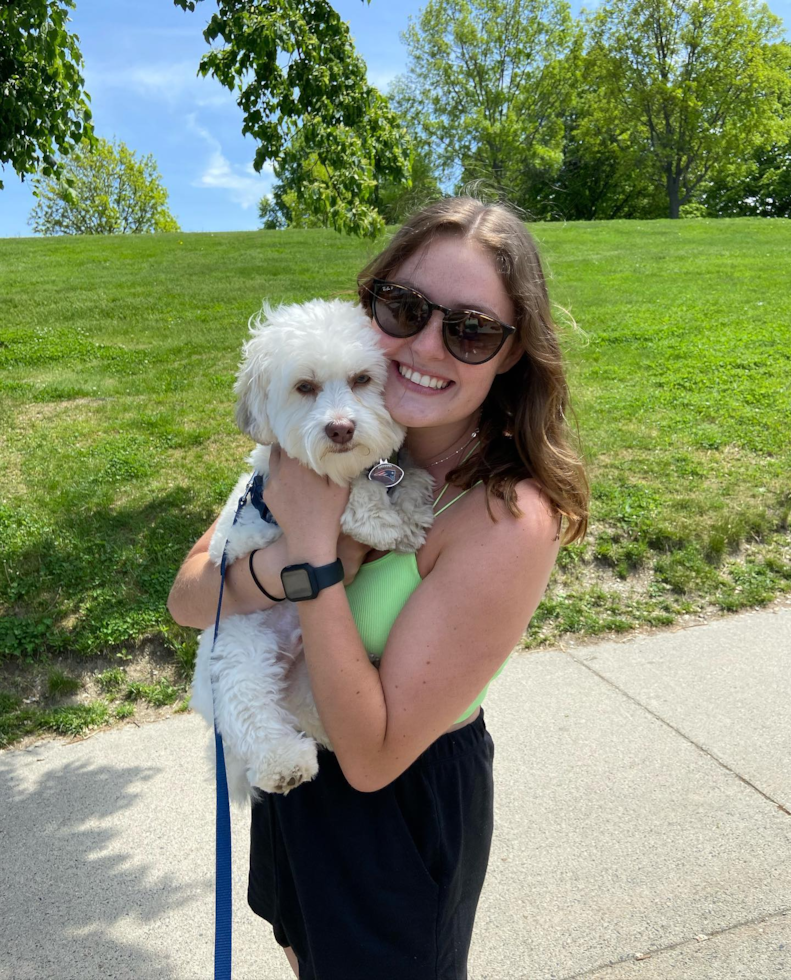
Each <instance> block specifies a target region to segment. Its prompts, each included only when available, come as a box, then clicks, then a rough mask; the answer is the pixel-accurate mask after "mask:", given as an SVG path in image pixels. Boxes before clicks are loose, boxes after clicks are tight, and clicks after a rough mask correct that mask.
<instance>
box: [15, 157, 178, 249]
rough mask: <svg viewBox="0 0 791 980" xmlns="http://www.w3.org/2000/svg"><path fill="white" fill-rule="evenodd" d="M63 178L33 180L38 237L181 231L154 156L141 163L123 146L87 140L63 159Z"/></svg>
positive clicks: (33, 216)
mask: <svg viewBox="0 0 791 980" xmlns="http://www.w3.org/2000/svg"><path fill="white" fill-rule="evenodd" d="M59 169H60V171H61V178H60V179H58V178H56V177H55V176H54V175H53V176H48V177H45V176H37V177H35V178H34V179H33V185H34V190H35V194H36V196H37V197H38V201H37V203H36V205H35V207H34V208H33V210H32V211H31V212H30V223H31V224H32V225H33V228H34V230H35V231H36V233H37V234H40V235H118V234H141V233H143V232H155V231H178V230H179V226H178V223H177V222H176V219H175V218H174V217H173V215H172V214H171V213H170V211H169V210H168V206H167V201H168V192H167V191H166V190H165V188H164V187H163V186H162V183H161V177H160V174H159V170H158V169H157V165H156V162H155V161H154V158H153V156H152V155H151V154H148V156H145V157H142V158H141V159H139V160H138V159H137V158H136V156H135V154H134V152H133V151H132V150H130V149H129V148H128V147H127V146H126V144H125V143H115V142H113V143H108V142H107V141H106V140H103V139H97V140H96V141H95V144H94V145H91V144H90V143H88V141H84V142H83V143H81V144H80V145H79V147H78V148H77V149H76V150H75V151H74V152H72V153H71V154H70V155H69V156H68V157H67V158H66V159H64V160H62V161H60V165H59Z"/></svg>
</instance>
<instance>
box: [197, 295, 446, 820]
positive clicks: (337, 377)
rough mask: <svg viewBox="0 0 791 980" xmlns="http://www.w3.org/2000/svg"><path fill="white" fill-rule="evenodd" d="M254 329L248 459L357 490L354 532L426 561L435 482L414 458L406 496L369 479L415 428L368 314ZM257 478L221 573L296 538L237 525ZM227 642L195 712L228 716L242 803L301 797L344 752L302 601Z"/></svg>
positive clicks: (231, 511)
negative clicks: (311, 653) (395, 407)
mask: <svg viewBox="0 0 791 980" xmlns="http://www.w3.org/2000/svg"><path fill="white" fill-rule="evenodd" d="M261 314H263V316H262V315H261ZM250 332H251V334H252V337H251V338H250V339H249V340H247V341H246V342H245V344H244V347H243V361H242V363H241V365H240V370H239V374H238V377H237V381H236V384H235V385H234V391H235V393H236V394H237V395H238V396H239V400H238V404H237V409H236V420H237V423H238V425H239V427H240V429H241V430H242V431H243V432H245V433H247V434H248V435H250V436H251V437H252V438H253V439H254V440H255V442H256V443H257V444H258V445H256V447H255V449H253V451H252V452H251V453H250V455H249V457H248V459H247V462H248V464H249V465H251V466H252V467H253V468H254V470H255V471H256V472H257V473H258V474H261V475H262V476H263V480H264V486H265V482H266V476H267V474H268V460H269V447H270V446H271V445H272V444H274V443H278V444H279V445H280V446H282V447H283V449H284V450H285V451H286V452H287V453H288V454H289V456H292V457H294V458H296V459H298V460H299V461H300V462H301V463H302V464H303V465H305V466H308V467H310V468H311V469H312V470H314V471H315V472H317V473H321V474H322V475H325V476H328V477H329V478H330V479H332V480H334V481H335V482H336V483H338V484H339V485H343V486H349V487H350V496H349V503H348V506H347V508H346V510H345V512H344V514H343V518H342V521H341V528H342V530H343V531H344V532H345V533H346V534H348V535H350V536H351V537H353V538H355V539H356V540H357V541H360V542H361V543H363V544H367V545H369V546H370V547H371V548H375V549H377V550H381V551H409V552H413V551H416V550H417V549H418V548H419V547H420V546H421V545H422V544H423V542H424V541H425V537H426V531H427V529H428V528H429V527H430V525H431V522H432V520H433V514H432V507H431V503H432V489H433V484H432V479H431V476H430V475H429V474H428V473H427V472H426V471H425V470H421V469H418V468H416V467H414V466H411V465H410V463H409V460H408V459H406V458H405V453H404V451H403V450H402V452H401V454H400V457H399V462H400V465H401V466H402V468H403V469H404V471H405V475H404V478H403V480H402V481H401V482H400V483H399V484H398V485H397V486H395V487H393V488H391V489H388V488H387V487H386V486H384V485H383V484H381V483H376V482H373V481H371V480H369V479H368V477H367V473H368V470H369V469H370V468H371V467H372V466H374V465H376V464H377V463H378V462H379V461H380V460H382V459H387V458H388V457H389V456H391V454H392V453H393V452H395V451H396V450H397V449H398V448H399V447H400V446H401V443H402V442H403V439H404V436H405V434H406V430H405V429H404V428H403V427H402V426H400V425H398V424H396V423H395V422H394V421H393V419H392V418H391V417H390V415H389V413H388V412H387V410H386V409H385V406H384V386H385V381H386V377H387V359H386V358H385V356H384V353H383V352H382V350H381V348H380V346H379V344H378V342H377V338H376V334H375V332H374V330H373V329H372V327H371V324H370V321H369V320H368V318H367V317H366V316H365V314H364V313H363V312H362V310H360V309H359V308H358V307H356V306H354V305H352V304H351V303H348V302H343V301H341V300H333V301H325V300H312V301H311V302H308V303H304V304H301V305H294V306H280V307H278V308H277V309H272V308H271V307H270V306H269V305H268V304H266V303H265V304H264V307H263V309H262V311H261V313H259V314H257V315H256V316H255V317H253V318H251V321H250ZM249 480H250V475H249V473H248V474H247V475H245V476H242V477H241V478H240V479H239V481H238V483H237V484H236V486H235V487H234V490H233V492H232V493H231V495H230V496H229V498H228V501H227V503H226V504H225V507H224V508H223V511H222V513H221V515H220V519H219V521H218V523H217V528H216V530H215V533H214V535H213V536H212V539H211V542H210V545H209V557H210V560H211V561H213V562H214V563H215V564H216V565H220V563H221V561H222V555H223V548H224V547H225V546H226V541H227V559H226V568H227V567H228V565H229V564H230V563H231V562H234V561H236V560H237V559H239V558H245V559H246V558H247V556H248V555H249V553H250V552H251V551H253V550H254V549H255V548H265V547H266V546H267V545H269V544H271V543H272V542H273V541H275V540H276V539H277V538H278V537H280V535H281V534H282V531H281V529H280V528H279V527H278V526H277V524H275V523H268V520H270V519H271V516H270V517H268V518H267V519H262V514H261V513H259V511H258V510H257V509H256V507H255V506H254V505H253V503H252V502H251V498H250V496H248V497H247V498H246V500H245V504H244V506H243V508H242V511H241V513H240V515H239V518H238V520H237V521H236V524H234V523H233V520H234V515H235V514H236V510H237V507H238V504H239V500H240V498H241V497H242V496H243V495H244V494H245V489H246V488H247V486H248V483H249ZM213 637H214V627H213V626H212V627H211V628H210V629H207V630H205V631H204V632H203V633H202V634H201V636H200V637H199V642H198V655H197V660H196V665H195V673H194V677H193V683H192V701H191V706H192V707H193V708H195V709H196V710H197V711H198V712H199V714H201V715H202V716H203V718H204V719H205V720H206V722H207V723H208V724H209V725H210V726H213V723H214V716H215V711H216V720H217V728H218V730H219V731H220V734H221V735H222V738H223V746H224V751H225V761H226V770H227V775H228V790H229V794H230V796H231V798H232V799H233V800H234V801H235V802H237V803H240V804H242V803H245V802H246V801H247V800H248V799H249V798H250V796H251V795H256V790H255V787H258V788H260V789H263V790H265V791H267V792H270V793H288V792H289V791H290V790H291V789H293V788H294V787H295V786H298V785H299V784H300V783H301V782H303V781H304V780H310V779H312V778H313V777H314V776H315V775H316V772H317V771H318V765H317V761H316V752H317V743H318V744H321V745H324V746H326V747H327V748H329V749H331V748H332V745H331V744H330V740H329V738H328V736H327V733H326V731H325V730H324V726H323V725H322V723H321V719H320V717H319V714H318V711H317V709H316V705H315V702H314V700H313V695H312V692H311V688H310V677H309V674H308V669H307V664H306V661H305V655H304V650H303V647H302V636H301V632H300V628H299V617H298V615H297V610H296V607H295V605H294V603H292V602H289V601H288V600H285V601H284V602H279V603H277V604H276V605H275V606H273V607H272V608H270V609H266V610H263V611H261V612H256V613H251V614H249V615H232V616H227V617H225V618H224V619H221V620H220V625H219V631H218V634H217V641H216V643H215V644H214V650H213V651H212V640H213ZM212 682H213V683H214V699H213V700H212ZM207 748H209V750H210V751H211V746H207Z"/></svg>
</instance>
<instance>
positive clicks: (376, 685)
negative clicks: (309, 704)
mask: <svg viewBox="0 0 791 980" xmlns="http://www.w3.org/2000/svg"><path fill="white" fill-rule="evenodd" d="M518 490H519V507H520V509H521V510H522V511H523V515H522V517H521V518H514V517H513V515H511V514H510V512H509V511H508V510H507V509H506V508H505V507H504V506H499V502H498V501H494V502H493V507H495V510H496V512H497V516H498V518H499V520H498V521H497V523H492V522H491V521H490V520H489V518H488V516H486V511H485V504H484V502H483V499H482V498H480V501H479V504H480V518H479V520H478V521H477V523H476V526H474V527H468V526H465V527H464V529H463V533H460V534H456V535H455V537H454V538H453V540H451V541H449V542H448V543H447V544H446V545H445V546H444V547H443V550H442V552H441V554H440V556H439V558H438V559H437V562H436V564H435V566H434V568H433V569H432V571H431V572H430V574H429V575H427V576H426V578H425V579H424V580H423V582H422V583H421V584H420V585H419V586H418V588H417V589H416V590H415V592H414V593H413V594H412V595H411V596H410V598H409V600H408V602H407V603H406V605H405V606H404V609H403V610H402V611H401V613H400V614H399V616H398V618H397V620H396V622H395V624H394V626H393V628H392V630H391V632H390V635H389V637H388V641H387V645H386V647H385V651H384V654H383V657H382V661H381V666H380V669H379V670H377V669H376V668H375V667H374V666H373V665H372V664H371V663H370V662H369V660H368V657H367V656H366V653H365V650H364V649H363V646H362V643H361V641H360V637H359V634H358V632H357V628H356V626H355V623H354V620H353V618H352V614H351V610H350V609H349V603H348V600H347V598H346V595H345V593H344V590H343V589H342V588H340V586H338V585H336V586H332V587H330V588H327V589H324V590H322V592H320V593H319V595H318V597H317V598H316V599H312V600H310V601H306V602H300V603H297V608H298V609H299V616H300V623H301V627H302V633H303V640H304V646H305V656H306V658H307V663H308V670H309V672H310V679H311V687H312V689H313V694H314V698H315V701H316V705H317V708H318V710H319V715H320V717H321V720H322V722H323V724H324V726H325V728H326V729H327V732H328V734H329V736H330V738H331V740H332V743H333V748H334V750H335V753H336V756H337V758H338V762H339V764H340V766H341V768H342V769H343V772H344V775H345V776H346V778H347V780H348V781H349V783H350V784H351V785H352V786H354V787H355V788H356V789H358V790H361V791H367V792H372V791H375V790H377V789H380V788H382V787H383V786H386V785H387V784H388V783H390V782H392V780H394V779H396V778H397V777H398V776H399V775H400V774H401V773H402V772H403V771H404V770H405V769H407V768H408V767H409V766H410V765H411V764H412V762H414V760H415V759H416V758H417V757H418V756H419V755H420V754H421V753H422V752H423V751H424V750H425V749H426V748H428V746H429V745H430V744H431V743H432V742H433V741H434V740H435V739H436V738H438V737H439V736H440V735H441V734H442V733H443V732H445V731H447V729H448V728H449V727H450V726H451V725H452V724H453V723H454V722H455V720H456V719H457V718H458V716H459V715H460V714H461V713H462V712H463V711H464V710H465V709H466V708H467V707H469V705H470V704H472V702H473V701H474V700H475V698H476V697H477V696H478V695H479V694H480V692H481V691H482V690H483V688H484V687H485V685H486V684H487V682H488V681H489V680H490V678H491V677H492V676H493V674H495V673H496V671H497V669H498V667H500V665H501V664H502V663H503V662H504V661H505V659H506V658H507V657H508V655H509V654H510V653H511V651H512V650H513V648H514V646H515V645H516V644H517V643H518V642H519V639H520V638H521V636H522V634H523V633H524V630H525V629H526V627H527V625H528V623H529V622H530V618H531V616H532V615H533V613H534V612H535V610H536V607H537V606H538V604H539V602H540V601H541V598H542V596H543V594H544V591H545V589H546V586H547V583H548V581H549V576H550V574H551V571H552V568H553V566H554V564H555V559H556V557H557V552H558V547H559V545H558V543H557V541H555V534H556V530H557V526H556V525H557V521H556V517H555V516H554V515H552V514H551V513H550V512H549V509H548V508H547V507H546V505H545V504H544V503H543V502H542V501H541V499H540V496H539V494H538V492H537V490H536V489H535V487H533V486H532V485H531V484H529V483H527V482H525V483H523V484H520V485H519V487H518ZM333 558H334V555H331V554H329V552H328V551H327V550H326V548H325V549H323V550H322V549H320V548H316V547H313V548H311V547H310V545H309V544H308V543H307V542H306V541H304V540H303V541H302V542H292V546H291V548H290V551H289V560H290V561H293V562H298V561H310V562H311V563H312V564H324V563H325V562H328V561H331V560H332V559H333Z"/></svg>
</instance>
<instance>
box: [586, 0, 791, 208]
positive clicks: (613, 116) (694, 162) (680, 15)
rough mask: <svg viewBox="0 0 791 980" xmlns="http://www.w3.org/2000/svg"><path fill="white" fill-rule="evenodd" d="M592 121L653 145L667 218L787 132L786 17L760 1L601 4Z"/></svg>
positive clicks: (591, 58) (594, 41)
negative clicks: (781, 41) (784, 127)
mask: <svg viewBox="0 0 791 980" xmlns="http://www.w3.org/2000/svg"><path fill="white" fill-rule="evenodd" d="M590 18H591V19H590V37H591V45H590V49H589V53H588V59H587V67H586V71H587V73H588V79H589V81H590V82H591V84H594V85H596V86H597V87H598V90H599V93H600V98H599V101H598V103H597V105H596V106H595V107H594V109H593V113H592V120H593V124H597V125H598V126H599V128H600V129H606V128H607V126H613V125H614V126H615V127H616V128H617V129H619V130H620V131H621V132H622V133H623V134H625V135H626V139H627V142H628V143H629V144H630V145H632V146H637V147H643V146H647V147H648V148H649V150H650V152H649V154H648V156H647V158H646V161H647V162H646V166H647V172H648V174H649V175H650V177H651V179H652V180H653V181H655V182H656V183H657V184H658V185H660V186H661V187H663V188H664V191H665V194H666V200H667V213H668V214H669V216H670V217H671V218H677V217H679V211H680V208H681V206H682V205H684V204H685V203H687V202H690V201H692V200H694V197H695V194H696V191H697V189H698V188H699V187H700V186H701V185H702V184H703V183H704V182H705V181H706V180H709V179H712V178H713V177H714V176H715V175H716V174H717V172H718V171H719V170H721V169H722V168H723V167H727V168H729V169H730V171H731V174H733V173H734V172H735V169H736V164H735V161H736V162H744V163H745V165H746V161H748V160H749V159H750V157H751V155H752V153H753V152H754V150H755V149H756V148H757V147H758V146H760V145H761V144H762V143H763V144H766V143H771V142H772V141H773V140H774V138H775V136H776V134H777V133H778V131H779V130H780V128H781V126H782V120H781V115H780V111H779V110H780V105H781V103H782V100H783V97H784V93H785V92H786V91H787V88H788V84H789V82H788V78H787V76H786V74H785V72H784V71H783V61H784V55H783V54H782V52H781V48H782V47H783V45H780V44H778V43H773V42H777V41H778V40H779V38H780V37H781V36H782V21H781V20H780V19H779V18H778V17H775V16H774V14H771V13H770V12H769V10H768V8H767V7H766V6H765V5H764V4H758V3H757V2H755V0H604V3H603V4H602V5H601V6H600V7H599V8H598V9H597V10H596V11H595V12H594V13H593V14H592V15H590Z"/></svg>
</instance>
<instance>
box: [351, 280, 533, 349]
mask: <svg viewBox="0 0 791 980" xmlns="http://www.w3.org/2000/svg"><path fill="white" fill-rule="evenodd" d="M367 289H368V292H369V293H370V294H371V304H370V305H371V315H372V316H373V318H374V320H375V321H376V323H377V325H378V326H379V327H380V329H382V330H383V331H384V332H385V333H386V334H388V335H389V336H390V337H414V335H415V334H417V333H420V331H421V330H422V329H423V328H424V327H425V326H426V324H427V323H428V321H429V320H430V319H431V314H432V313H433V312H434V310H441V311H442V313H443V314H444V315H443V318H442V339H443V341H444V343H445V347H446V348H447V349H448V351H449V352H450V353H451V354H452V355H453V356H454V357H455V358H456V359H457V360H459V361H464V363H465V364H483V363H484V362H486V361H489V360H491V359H492V358H493V357H494V356H495V354H496V353H497V352H498V351H499V350H500V348H501V347H502V346H503V344H504V343H505V342H506V340H507V339H508V337H509V336H510V335H511V334H512V333H515V332H516V327H512V326H509V325H508V324H507V323H501V322H500V321H499V320H495V319H494V317H491V316H487V315H486V314H485V313H478V312H477V311H476V310H449V309H448V308H447V307H445V306H440V305H439V303H432V302H431V301H430V300H428V299H426V297H425V296H424V295H423V294H422V293H419V292H418V291H417V290H416V289H412V287H411V286H399V285H398V284H397V283H394V282H386V281H385V280H383V279H374V280H373V285H371V286H368V287H367Z"/></svg>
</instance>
